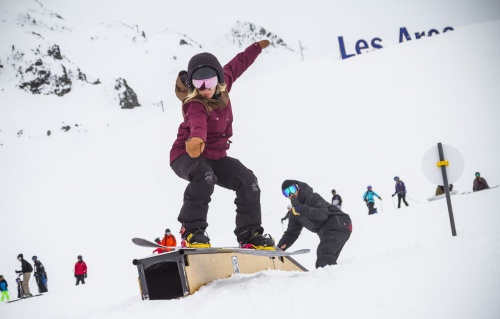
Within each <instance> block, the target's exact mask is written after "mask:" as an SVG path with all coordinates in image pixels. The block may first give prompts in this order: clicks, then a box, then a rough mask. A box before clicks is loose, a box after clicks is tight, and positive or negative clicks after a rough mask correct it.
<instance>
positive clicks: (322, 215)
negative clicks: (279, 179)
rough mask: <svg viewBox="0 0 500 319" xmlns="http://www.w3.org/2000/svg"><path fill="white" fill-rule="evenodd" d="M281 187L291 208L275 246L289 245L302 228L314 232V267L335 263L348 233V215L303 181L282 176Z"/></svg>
mask: <svg viewBox="0 0 500 319" xmlns="http://www.w3.org/2000/svg"><path fill="white" fill-rule="evenodd" d="M281 189H282V191H283V195H285V197H287V198H289V199H290V201H291V204H292V210H291V213H290V217H289V222H288V228H287V230H286V231H285V234H284V235H283V237H282V238H281V239H280V241H279V243H278V247H279V248H281V249H282V250H286V249H288V248H290V247H291V246H292V245H293V243H294V242H295V241H296V240H297V238H298V237H299V235H300V232H301V231H302V228H303V227H305V228H306V229H308V230H310V231H312V232H313V233H316V234H318V237H319V240H320V242H319V245H318V249H317V252H316V254H317V260H316V268H320V267H325V266H328V265H336V264H337V259H338V258H339V255H340V252H341V251H342V248H343V247H344V244H345V243H346V241H347V240H348V239H349V237H350V236H351V232H352V224H351V219H350V218H349V215H347V214H346V213H344V212H342V211H341V210H340V209H338V208H337V207H335V206H333V205H332V204H330V203H328V202H327V201H325V200H324V199H323V198H322V197H321V196H320V195H319V194H317V193H314V192H313V189H312V188H311V187H310V186H309V185H307V184H306V183H303V182H299V181H294V180H286V181H284V182H283V184H282V186H281Z"/></svg>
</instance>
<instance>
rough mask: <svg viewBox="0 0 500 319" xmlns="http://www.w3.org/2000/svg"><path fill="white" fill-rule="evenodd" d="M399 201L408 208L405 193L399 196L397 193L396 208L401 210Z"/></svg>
mask: <svg viewBox="0 0 500 319" xmlns="http://www.w3.org/2000/svg"><path fill="white" fill-rule="evenodd" d="M401 199H402V200H403V202H404V203H405V205H406V206H408V203H407V202H406V193H403V194H400V193H398V208H401Z"/></svg>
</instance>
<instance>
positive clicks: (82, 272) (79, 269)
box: [75, 255, 87, 286]
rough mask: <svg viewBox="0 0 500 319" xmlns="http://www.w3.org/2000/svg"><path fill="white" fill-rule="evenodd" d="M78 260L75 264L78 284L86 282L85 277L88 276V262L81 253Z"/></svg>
mask: <svg viewBox="0 0 500 319" xmlns="http://www.w3.org/2000/svg"><path fill="white" fill-rule="evenodd" d="M77 258H78V261H77V262H76V264H75V278H76V286H78V285H79V284H80V282H82V284H85V278H87V264H85V262H84V261H83V259H82V256H81V255H78V257H77Z"/></svg>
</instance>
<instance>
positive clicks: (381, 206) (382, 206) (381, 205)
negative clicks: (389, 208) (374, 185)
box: [379, 198, 384, 213]
mask: <svg viewBox="0 0 500 319" xmlns="http://www.w3.org/2000/svg"><path fill="white" fill-rule="evenodd" d="M379 199H380V198H379ZM380 208H382V209H381V211H382V213H383V212H384V205H383V204H382V200H381V199H380Z"/></svg>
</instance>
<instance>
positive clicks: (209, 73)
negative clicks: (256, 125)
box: [170, 40, 274, 249]
mask: <svg viewBox="0 0 500 319" xmlns="http://www.w3.org/2000/svg"><path fill="white" fill-rule="evenodd" d="M268 45H269V41H268V40H262V41H259V42H256V43H253V44H252V45H250V46H249V47H248V48H246V49H245V50H244V51H243V52H241V53H239V54H237V55H236V56H235V57H234V58H233V59H232V60H231V61H229V63H228V64H226V65H225V66H224V67H222V65H221V64H220V62H219V61H218V60H217V58H216V57H215V56H214V55H212V54H211V53H207V52H205V53H200V54H197V55H195V56H193V57H192V58H191V60H190V61H189V64H188V69H187V71H181V72H180V73H179V75H178V77H177V81H176V86H175V93H176V95H177V97H178V98H179V99H180V100H181V101H182V116H183V122H182V123H181V124H180V126H179V129H178V133H177V139H176V140H175V142H174V144H173V146H172V149H171V151H170V166H171V168H172V170H173V171H174V172H175V173H176V174H177V176H179V177H180V178H183V179H185V180H187V181H188V182H189V184H188V185H187V187H186V190H185V191H184V203H183V205H182V208H181V211H180V214H179V217H178V221H179V222H180V223H181V224H182V228H181V236H182V240H183V243H185V245H187V246H190V247H211V245H210V238H209V237H208V235H207V233H206V228H207V227H208V222H207V215H208V204H209V203H210V201H211V196H212V193H213V192H214V187H215V185H218V186H221V187H224V188H227V189H230V190H233V191H234V192H235V193H236V199H235V201H234V203H235V204H236V228H235V230H234V234H235V235H236V239H237V241H238V242H239V244H240V246H241V247H245V248H256V249H274V248H273V246H274V241H273V240H272V238H270V237H269V236H264V234H263V232H264V228H263V227H262V225H261V224H262V219H261V206H260V188H259V183H258V181H257V177H256V176H255V175H254V173H253V172H252V171H251V170H250V169H248V168H247V167H245V166H244V165H243V164H242V163H241V162H240V161H239V160H237V159H235V158H232V157H229V156H227V150H228V149H229V145H230V143H231V141H230V140H229V138H231V136H232V135H233V128H232V123H233V112H232V106H231V100H230V99H229V95H228V93H229V92H230V91H231V89H232V86H233V84H234V82H235V81H236V80H237V79H238V78H239V77H240V76H241V75H243V73H244V72H245V71H246V70H247V69H248V67H250V65H252V63H253V62H254V61H255V60H256V59H257V57H258V56H259V54H260V53H261V52H262V50H263V49H264V48H266V47H267V46H268Z"/></svg>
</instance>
